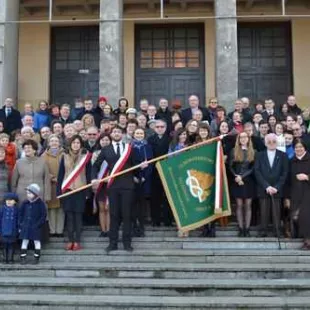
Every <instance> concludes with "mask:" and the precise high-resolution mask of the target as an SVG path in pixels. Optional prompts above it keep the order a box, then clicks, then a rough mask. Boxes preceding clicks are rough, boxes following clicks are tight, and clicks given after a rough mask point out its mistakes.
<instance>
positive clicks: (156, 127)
mask: <svg viewBox="0 0 310 310" xmlns="http://www.w3.org/2000/svg"><path fill="white" fill-rule="evenodd" d="M155 128H165V126H155Z"/></svg>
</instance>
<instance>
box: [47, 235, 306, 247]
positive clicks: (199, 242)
mask: <svg viewBox="0 0 310 310" xmlns="http://www.w3.org/2000/svg"><path fill="white" fill-rule="evenodd" d="M107 245H108V240H107V239H104V240H102V239H100V238H98V239H91V240H87V239H83V241H82V246H83V248H85V249H97V248H98V247H103V248H104V247H106V246H107ZM132 245H133V247H134V248H135V249H162V248H165V249H206V250H211V249H232V250H233V249H239V250H243V249H262V250H267V249H277V248H278V241H277V239H276V238H212V239H207V238H206V240H204V239H201V238H159V237H149V238H134V239H133V243H132ZM63 247H64V240H60V239H58V240H55V241H52V242H50V243H48V244H47V245H46V248H48V249H62V248H63ZM281 247H282V248H283V249H299V248H300V247H301V240H299V239H296V240H290V239H281Z"/></svg>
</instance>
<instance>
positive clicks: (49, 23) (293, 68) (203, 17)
mask: <svg viewBox="0 0 310 310" xmlns="http://www.w3.org/2000/svg"><path fill="white" fill-rule="evenodd" d="M0 12H1V13H0V19H1V21H0V22H1V23H0V97H1V100H2V102H3V99H4V98H5V97H8V96H10V97H13V98H16V100H17V101H18V103H19V104H20V105H22V104H23V103H25V102H28V101H29V102H32V103H38V101H39V100H42V99H48V100H50V101H52V102H58V103H64V102H69V103H71V104H72V103H73V101H74V99H75V98H77V97H82V98H84V97H91V98H93V99H94V100H96V99H97V98H98V96H99V95H102V96H106V97H108V99H109V102H110V103H111V104H113V105H114V106H115V105H116V104H117V99H118V98H119V97H120V96H125V97H127V98H128V100H129V102H130V104H131V105H132V106H134V105H136V103H137V102H138V101H139V100H140V99H141V98H147V99H148V100H149V101H150V102H152V103H157V102H158V100H159V99H160V98H161V97H166V98H167V99H169V100H170V101H172V100H180V101H181V102H182V104H183V105H184V106H185V105H186V99H187V97H188V96H189V95H190V94H192V93H195V94H197V95H198V96H199V97H200V100H201V101H202V102H207V101H208V100H209V99H210V98H212V97H214V96H217V97H218V98H219V101H220V103H221V104H222V105H224V106H226V107H228V108H229V107H231V106H232V104H233V102H234V100H235V99H236V98H237V97H238V96H247V97H250V98H251V99H252V101H256V100H258V99H264V98H266V97H271V98H274V99H275V101H276V102H277V104H281V103H283V102H284V101H285V98H286V96H287V95H288V94H291V93H294V94H295V95H296V96H297V100H298V103H299V105H301V106H303V107H306V106H307V105H308V104H309V102H310V87H309V85H308V84H309V82H308V75H309V74H310V57H309V55H310V40H309V39H310V5H309V1H307V0H286V1H282V0H268V1H264V0H163V1H161V0H51V1H46V0H0Z"/></svg>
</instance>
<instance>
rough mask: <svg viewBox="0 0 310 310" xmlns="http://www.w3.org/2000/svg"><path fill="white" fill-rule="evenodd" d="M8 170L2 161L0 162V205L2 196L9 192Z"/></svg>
mask: <svg viewBox="0 0 310 310" xmlns="http://www.w3.org/2000/svg"><path fill="white" fill-rule="evenodd" d="M9 190H10V188H9V169H8V167H7V165H6V164H5V162H4V161H2V162H0V203H2V200H3V197H4V194H5V193H7V192H9Z"/></svg>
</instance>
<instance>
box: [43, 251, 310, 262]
mask: <svg viewBox="0 0 310 310" xmlns="http://www.w3.org/2000/svg"><path fill="white" fill-rule="evenodd" d="M56 251H57V253H55V252H56ZM42 261H44V262H47V263H53V262H85V263H87V262H128V263H130V262H141V263H142V262H149V263H152V262H153V263H155V262H156V263H162V262H171V263H172V262H173V263H183V262H184V261H186V262H188V263H248V262H249V261H250V262H251V263H258V264H259V263H262V264H265V263H289V264H293V263H294V264H298V263H310V256H298V255H296V256H268V255H262V256H251V255H235V256H233V255H230V256H204V255H201V256H172V255H170V256H144V255H135V256H129V255H124V256H112V255H105V253H104V251H103V250H102V251H96V250H95V251H91V250H89V251H83V253H79V254H76V253H74V252H73V253H68V252H66V251H63V250H48V251H44V252H43V255H42Z"/></svg>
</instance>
